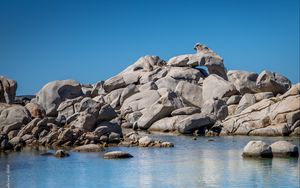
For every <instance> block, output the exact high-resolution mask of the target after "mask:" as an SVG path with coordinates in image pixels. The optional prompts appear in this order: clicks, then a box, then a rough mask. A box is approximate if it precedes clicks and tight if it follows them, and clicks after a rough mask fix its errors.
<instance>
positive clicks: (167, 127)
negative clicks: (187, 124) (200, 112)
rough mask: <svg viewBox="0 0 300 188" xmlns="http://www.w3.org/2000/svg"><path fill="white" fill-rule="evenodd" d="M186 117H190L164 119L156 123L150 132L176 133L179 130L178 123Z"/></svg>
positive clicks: (179, 116) (178, 116)
mask: <svg viewBox="0 0 300 188" xmlns="http://www.w3.org/2000/svg"><path fill="white" fill-rule="evenodd" d="M173 112H174V111H173ZM173 112H172V113H173ZM186 117H188V115H177V116H173V117H165V118H162V119H160V120H158V121H156V122H154V123H153V124H152V125H151V127H150V128H149V129H148V131H159V132H174V131H176V130H177V126H178V122H179V121H181V120H183V119H185V118H186Z"/></svg>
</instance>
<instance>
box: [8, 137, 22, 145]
mask: <svg viewBox="0 0 300 188" xmlns="http://www.w3.org/2000/svg"><path fill="white" fill-rule="evenodd" d="M9 143H11V144H12V145H13V146H16V145H22V146H25V142H24V140H23V139H22V137H19V136H16V137H14V138H12V139H10V140H9Z"/></svg>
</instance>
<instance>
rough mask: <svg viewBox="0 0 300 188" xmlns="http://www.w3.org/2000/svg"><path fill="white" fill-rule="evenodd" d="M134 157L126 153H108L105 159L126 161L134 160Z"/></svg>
mask: <svg viewBox="0 0 300 188" xmlns="http://www.w3.org/2000/svg"><path fill="white" fill-rule="evenodd" d="M132 157H133V156H132V155H131V154H129V153H127V152H124V151H111V152H107V153H105V154H104V155H103V158H104V159H125V158H132Z"/></svg>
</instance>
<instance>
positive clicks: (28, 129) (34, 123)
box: [18, 118, 41, 137]
mask: <svg viewBox="0 0 300 188" xmlns="http://www.w3.org/2000/svg"><path fill="white" fill-rule="evenodd" d="M39 121H41V119H40V118H34V119H33V120H32V121H31V122H30V123H28V124H27V125H26V126H24V127H23V128H22V129H21V130H20V131H19V133H18V136H20V137H22V136H23V135H25V134H29V133H31V131H32V129H33V128H34V127H36V126H37V124H38V122H39Z"/></svg>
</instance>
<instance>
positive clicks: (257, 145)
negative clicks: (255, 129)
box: [242, 141, 273, 158]
mask: <svg viewBox="0 0 300 188" xmlns="http://www.w3.org/2000/svg"><path fill="white" fill-rule="evenodd" d="M242 156H243V157H262V158H271V157H273V154H272V149H271V147H270V146H269V145H268V144H266V143H265V142H263V141H250V142H249V143H248V144H247V145H246V146H245V147H244V150H243V154H242Z"/></svg>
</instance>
